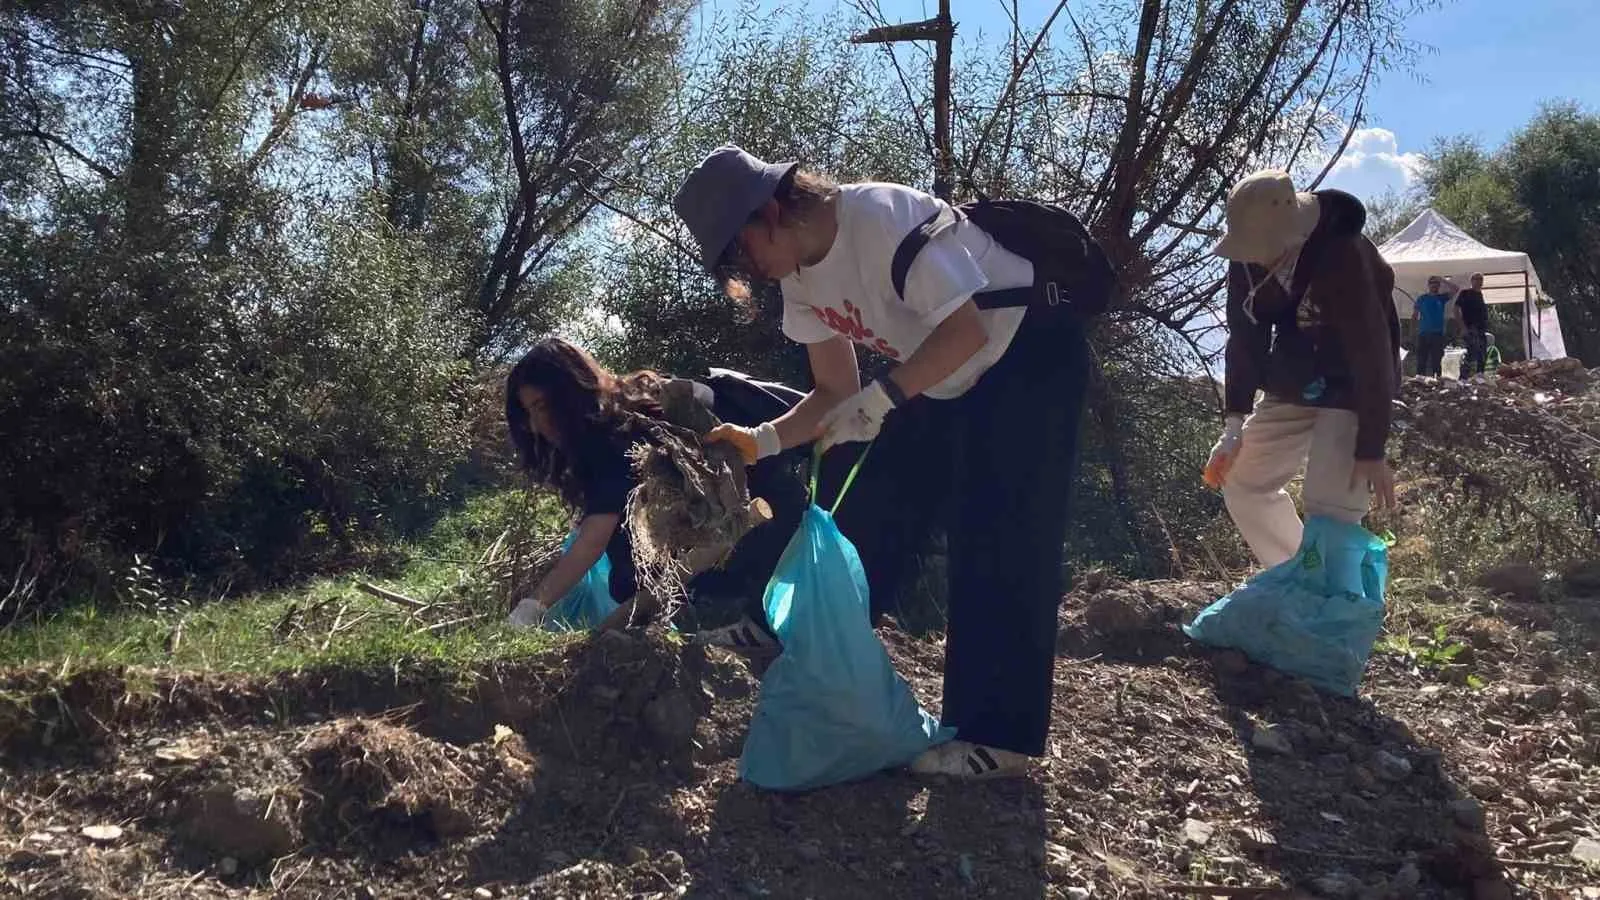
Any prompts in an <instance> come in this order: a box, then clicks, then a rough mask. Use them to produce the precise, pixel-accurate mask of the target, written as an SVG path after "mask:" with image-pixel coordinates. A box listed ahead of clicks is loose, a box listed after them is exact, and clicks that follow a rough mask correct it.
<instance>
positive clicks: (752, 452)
mask: <svg viewBox="0 0 1600 900" xmlns="http://www.w3.org/2000/svg"><path fill="white" fill-rule="evenodd" d="M705 441H706V443H708V444H714V443H724V444H728V445H729V446H731V447H733V448H734V449H735V450H737V451H739V458H740V459H743V460H744V464H745V465H747V466H753V465H755V464H756V463H758V462H760V461H761V460H763V459H766V458H767V457H769V456H777V455H778V454H779V453H782V452H783V442H782V441H780V440H779V439H778V428H777V426H776V425H773V424H772V423H771V422H762V423H761V424H760V425H757V426H756V427H754V428H746V427H745V426H743V425H730V424H723V425H718V426H717V427H715V428H713V429H711V430H710V431H709V432H707V433H706V436H705Z"/></svg>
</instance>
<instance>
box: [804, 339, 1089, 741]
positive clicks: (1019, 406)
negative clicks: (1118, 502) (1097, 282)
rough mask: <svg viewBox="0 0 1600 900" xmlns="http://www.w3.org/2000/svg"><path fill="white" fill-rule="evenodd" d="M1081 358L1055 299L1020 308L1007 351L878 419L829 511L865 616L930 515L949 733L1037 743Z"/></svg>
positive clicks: (882, 596) (1085, 362) (1084, 371)
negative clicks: (969, 382)
mask: <svg viewBox="0 0 1600 900" xmlns="http://www.w3.org/2000/svg"><path fill="white" fill-rule="evenodd" d="M1089 366H1090V358H1089V351H1088V343H1087V341H1086V339H1085V337H1084V333H1083V330H1082V328H1081V327H1080V326H1079V325H1078V324H1076V323H1075V322H1073V321H1071V320H1070V319H1068V318H1067V317H1066V316H1065V315H1062V314H1060V313H1059V312H1057V311H1056V310H1052V309H1049V308H1036V309H1033V310H1030V311H1029V313H1028V316H1027V318H1026V319H1025V320H1024V322H1023V325H1022V328H1021V329H1020V330H1019V331H1018V333H1017V336H1016V338H1015V340H1013V342H1012V344H1011V347H1010V348H1009V349H1008V350H1007V352H1006V354H1005V355H1004V356H1003V357H1002V358H1001V359H1000V361H999V362H997V363H996V364H995V365H994V366H993V367H992V368H991V369H990V370H989V371H988V372H986V373H985V374H984V375H983V377H982V378H981V379H979V381H978V383H977V384H976V385H975V386H973V388H972V389H971V390H969V391H968V392H967V393H966V394H965V395H963V396H961V397H959V398H957V399H954V400H932V399H919V400H915V401H913V402H912V403H910V404H908V405H907V406H906V408H904V409H902V410H897V411H895V412H894V413H892V414H891V415H890V416H889V418H888V419H887V420H886V421H885V422H884V428H883V431H882V433H881V434H880V435H879V437H878V440H877V441H876V443H875V444H874V445H873V447H872V451H871V454H870V455H869V456H868V458H867V461H866V463H865V465H864V466H863V467H862V473H861V475H860V476H859V477H858V480H857V482H856V486H855V487H854V488H852V490H851V492H850V494H849V495H848V496H847V497H846V499H845V501H844V503H843V505H842V506H841V508H840V510H839V514H838V517H837V520H838V522H839V527H840V530H841V531H843V532H844V534H845V535H846V536H847V537H849V538H850V540H851V542H852V543H854V544H855V545H856V549H857V551H858V552H859V553H860V554H861V558H862V564H863V566H864V568H865V569H866V572H867V578H868V582H869V588H870V591H871V594H872V598H873V606H874V612H876V613H881V612H882V611H883V609H884V604H886V603H887V602H889V601H890V600H891V599H892V597H893V596H894V594H895V592H896V591H897V590H898V589H899V588H900V586H901V585H900V582H901V581H902V580H903V579H904V578H905V577H907V575H908V574H910V568H911V566H910V564H911V562H912V558H913V557H914V555H915V553H916V552H917V551H918V550H919V549H922V548H923V547H925V546H926V543H925V542H926V540H927V539H928V534H929V532H930V531H931V530H933V528H934V527H936V526H937V524H939V523H940V522H942V523H943V525H944V527H945V533H946V535H947V537H948V542H949V544H948V550H949V553H948V564H949V571H948V578H949V603H950V606H949V611H948V614H949V624H948V629H947V635H946V643H945V679H944V708H943V722H944V724H946V725H950V726H954V727H955V729H956V732H957V737H959V738H961V739H962V740H967V741H972V742H974V743H979V744H984V745H987V746H991V747H998V748H1001V749H1004V750H1013V751H1016V752H1019V753H1026V754H1030V755H1034V756H1038V755H1040V754H1042V753H1043V752H1044V747H1045V737H1046V735H1047V733H1048V731H1049V727H1050V702H1051V696H1052V692H1053V687H1054V680H1053V679H1054V671H1055V648H1056V627H1057V626H1056V614H1057V611H1058V609H1059V607H1060V603H1061V597H1062V594H1063V592H1064V588H1065V583H1064V577H1063V572H1062V562H1063V548H1062V544H1063V542H1064V540H1065V538H1066V530H1067V520H1068V514H1069V504H1070V493H1071V487H1072V482H1073V478H1074V474H1075V471H1076V467H1077V450H1078V437H1079V425H1080V421H1081V419H1082V412H1083V404H1084V398H1085V394H1086V392H1087V388H1088V383H1089ZM861 448H862V445H859V444H856V445H847V446H845V447H841V448H839V449H838V450H836V451H834V452H833V453H831V454H830V456H831V457H842V458H840V459H829V460H827V461H826V463H827V464H826V466H825V468H826V469H827V470H828V473H827V474H828V476H829V477H828V478H827V479H826V481H827V482H828V483H829V484H830V485H832V484H836V483H837V479H838V477H839V472H840V470H842V469H845V468H848V463H850V462H853V460H854V457H855V456H857V455H859V453H860V452H861ZM835 490H836V488H835ZM832 495H833V494H832V493H831V492H830V491H828V490H824V491H823V498H824V499H831V497H832Z"/></svg>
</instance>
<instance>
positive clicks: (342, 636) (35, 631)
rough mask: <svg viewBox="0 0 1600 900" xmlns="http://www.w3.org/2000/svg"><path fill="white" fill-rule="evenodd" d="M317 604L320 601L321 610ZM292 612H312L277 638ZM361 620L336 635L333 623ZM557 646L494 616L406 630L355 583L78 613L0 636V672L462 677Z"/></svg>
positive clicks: (395, 613) (397, 614) (391, 609)
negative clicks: (394, 670)
mask: <svg viewBox="0 0 1600 900" xmlns="http://www.w3.org/2000/svg"><path fill="white" fill-rule="evenodd" d="M319 601H327V602H326V603H324V604H323V605H321V606H320V607H318V606H316V604H317V603H318V602H319ZM291 605H293V606H294V607H295V609H297V610H307V609H315V610H316V612H315V614H311V615H307V616H306V617H305V620H304V621H303V622H302V623H300V625H299V627H295V628H288V629H283V630H280V629H279V625H280V623H282V622H284V621H285V619H286V617H287V616H288V614H289V610H290V607H291ZM361 616H366V618H364V619H361V620H360V621H359V622H358V623H357V624H356V625H354V626H353V627H349V628H347V629H343V630H340V631H338V632H337V633H335V632H334V631H333V629H334V626H335V624H336V623H338V622H339V621H340V619H341V618H342V620H343V621H345V622H348V621H351V620H354V619H357V618H358V617H361ZM558 639H559V638H558V637H556V636H554V635H551V634H549V633H545V632H519V631H514V630H512V629H508V628H506V627H505V626H504V625H503V624H502V623H501V621H500V617H499V616H490V617H488V618H486V619H484V620H482V621H479V622H476V623H472V624H469V625H465V626H462V627H460V628H457V629H454V630H450V631H446V632H443V633H440V632H425V631H421V629H420V627H419V625H418V624H417V623H415V622H411V623H407V622H406V621H405V619H404V616H403V614H402V613H401V611H400V610H399V608H398V607H395V606H393V605H391V604H389V603H387V602H386V601H383V600H379V599H376V598H373V597H368V596H366V595H364V594H361V593H359V592H357V591H356V590H355V588H354V582H353V581H345V582H331V581H325V582H320V583H318V584H316V585H314V586H312V587H311V588H310V589H308V590H306V591H304V592H296V593H280V594H276V595H258V596H255V597H247V598H242V599H240V600H236V601H232V602H225V603H212V604H208V605H206V606H201V607H196V608H192V609H189V610H186V611H183V612H179V613H174V614H169V615H159V616H157V615H150V614H147V613H142V612H137V611H132V610H117V611H105V610H102V609H100V608H98V607H94V606H80V607H77V608H74V609H71V610H68V611H67V612H65V613H63V614H62V615H60V616H58V617H56V618H54V619H52V620H50V621H47V622H42V623H39V624H36V625H32V626H27V627H23V628H16V629H10V630H7V631H5V632H0V666H23V665H47V666H51V667H58V666H59V667H67V668H77V667H82V666H89V665H128V666H150V667H157V668H173V669H183V670H205V671H219V672H244V673H268V672H276V671H283V670H292V669H298V668H305V667H312V666H321V665H334V666H348V667H352V668H367V667H371V666H375V665H378V666H389V665H396V664H409V663H413V662H434V663H439V664H443V665H445V666H446V667H455V666H456V665H460V666H462V667H467V666H471V665H476V664H480V663H484V662H489V661H492V660H496V659H505V658H511V657H517V656H521V655H525V654H529V653H537V652H539V651H541V650H544V649H547V648H548V647H549V646H551V644H552V642H553V641H555V640H558Z"/></svg>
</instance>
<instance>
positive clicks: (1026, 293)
mask: <svg viewBox="0 0 1600 900" xmlns="http://www.w3.org/2000/svg"><path fill="white" fill-rule="evenodd" d="M965 218H966V215H964V214H963V213H962V212H961V210H959V209H956V208H955V207H953V206H951V205H950V204H948V203H940V204H939V211H938V212H936V213H934V214H933V215H931V216H929V217H928V218H926V219H924V220H922V224H920V225H918V226H917V227H916V228H913V229H912V230H911V233H910V234H907V235H906V236H905V237H904V238H902V239H901V240H900V246H898V247H896V248H895V250H894V261H893V263H892V264H891V265H890V270H889V274H890V277H892V278H893V279H894V293H895V296H897V297H899V298H900V299H901V300H904V299H905V298H906V276H907V275H910V274H911V264H912V263H913V262H915V261H916V259H917V254H918V253H921V252H922V248H923V247H926V246H928V242H929V241H931V240H933V239H934V238H936V237H938V236H939V235H940V234H942V233H943V232H944V231H945V230H947V229H949V228H951V227H953V226H954V225H955V224H956V223H957V222H960V221H961V220H962V219H965ZM1049 287H1052V288H1054V287H1055V285H1054V284H1051V285H1050V286H1049ZM1036 294H1037V291H1036V290H1035V289H1034V286H1033V285H1031V284H1030V285H1024V286H1022V287H1014V288H1004V289H1002V290H995V291H979V292H978V293H976V294H973V295H972V302H973V304H974V305H976V306H977V307H978V308H979V309H1007V308H1011V309H1016V308H1020V307H1024V306H1028V305H1030V304H1032V303H1033V301H1034V297H1035V295H1036ZM1060 302H1061V301H1060V294H1059V290H1058V291H1057V293H1056V297H1055V299H1054V300H1053V301H1051V302H1050V305H1051V306H1055V305H1056V304H1057V303H1060Z"/></svg>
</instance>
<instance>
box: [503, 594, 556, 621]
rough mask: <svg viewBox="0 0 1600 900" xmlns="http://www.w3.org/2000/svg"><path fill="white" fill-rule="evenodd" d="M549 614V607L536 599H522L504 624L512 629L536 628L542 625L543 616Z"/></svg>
mask: <svg viewBox="0 0 1600 900" xmlns="http://www.w3.org/2000/svg"><path fill="white" fill-rule="evenodd" d="M549 614H550V609H549V607H547V606H545V605H544V604H543V603H540V602H539V599H538V598H537V597H524V598H523V599H522V602H521V603H518V604H517V607H516V609H513V610H512V611H511V615H510V617H508V618H507V619H506V624H507V625H510V626H511V627H512V628H538V627H539V626H540V625H543V624H544V619H545V616H547V615H549Z"/></svg>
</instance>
